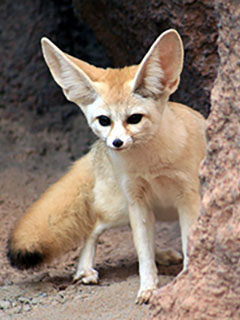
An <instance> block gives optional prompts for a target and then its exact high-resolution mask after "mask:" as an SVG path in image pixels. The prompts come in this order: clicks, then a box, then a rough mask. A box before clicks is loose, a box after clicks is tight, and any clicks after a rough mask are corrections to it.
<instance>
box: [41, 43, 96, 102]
mask: <svg viewBox="0 0 240 320" xmlns="http://www.w3.org/2000/svg"><path fill="white" fill-rule="evenodd" d="M41 44H42V51H43V56H44V59H45V61H46V63H47V65H48V67H49V69H50V72H51V74H52V76H53V78H54V80H55V81H56V82H57V84H59V85H60V86H61V87H62V89H63V92H64V94H65V96H66V98H67V99H68V100H70V101H72V102H74V103H76V104H77V105H79V106H86V105H89V104H92V103H93V102H94V101H95V100H96V99H97V97H98V93H97V91H96V89H95V88H94V83H93V81H92V80H91V79H90V77H89V76H88V75H87V73H86V72H84V71H83V70H82V69H81V68H80V67H79V66H78V64H77V63H76V61H79V63H83V64H84V65H85V69H86V68H87V67H86V66H88V67H89V68H94V67H93V66H90V65H88V64H87V63H84V62H81V61H80V60H78V59H76V58H73V57H71V56H69V55H68V54H66V53H64V52H62V51H61V50H60V49H59V48H58V47H57V46H55V45H54V44H53V43H52V42H51V41H50V40H49V39H47V38H42V39H41ZM96 69H97V68H96Z"/></svg>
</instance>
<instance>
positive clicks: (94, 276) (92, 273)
mask: <svg viewBox="0 0 240 320" xmlns="http://www.w3.org/2000/svg"><path fill="white" fill-rule="evenodd" d="M76 282H80V283H83V284H97V283H98V272H97V271H96V270H95V269H87V270H77V272H76V273H75V275H74V277H73V283H76Z"/></svg>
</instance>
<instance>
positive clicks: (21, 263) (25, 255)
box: [7, 241, 45, 270]
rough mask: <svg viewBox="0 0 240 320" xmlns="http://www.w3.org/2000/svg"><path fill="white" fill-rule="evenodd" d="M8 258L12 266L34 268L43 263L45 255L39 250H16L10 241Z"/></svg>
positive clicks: (22, 268) (21, 268)
mask: <svg viewBox="0 0 240 320" xmlns="http://www.w3.org/2000/svg"><path fill="white" fill-rule="evenodd" d="M7 258H8V260H9V262H10V264H11V266H12V267H14V268H18V269H20V270H24V269H30V268H34V267H36V266H38V265H40V264H42V263H43V261H44V260H45V259H44V255H43V254H42V253H41V252H39V251H37V250H34V251H27V250H15V249H13V248H12V246H11V242H10V241H8V245H7Z"/></svg>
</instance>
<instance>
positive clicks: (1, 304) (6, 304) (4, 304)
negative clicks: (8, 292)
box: [0, 300, 11, 310]
mask: <svg viewBox="0 0 240 320" xmlns="http://www.w3.org/2000/svg"><path fill="white" fill-rule="evenodd" d="M10 307H11V303H10V301H7V300H0V309H2V310H7V309H9V308H10Z"/></svg>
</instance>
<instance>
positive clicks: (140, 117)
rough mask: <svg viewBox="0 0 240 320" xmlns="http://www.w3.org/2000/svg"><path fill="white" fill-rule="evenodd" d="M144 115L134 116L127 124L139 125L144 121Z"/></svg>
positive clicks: (129, 118)
mask: <svg viewBox="0 0 240 320" xmlns="http://www.w3.org/2000/svg"><path fill="white" fill-rule="evenodd" d="M142 117H143V115H142V114H140V113H135V114H132V115H131V116H130V117H128V118H127V123H129V124H137V123H139V122H140V121H141V120H142Z"/></svg>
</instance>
